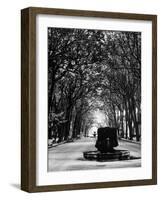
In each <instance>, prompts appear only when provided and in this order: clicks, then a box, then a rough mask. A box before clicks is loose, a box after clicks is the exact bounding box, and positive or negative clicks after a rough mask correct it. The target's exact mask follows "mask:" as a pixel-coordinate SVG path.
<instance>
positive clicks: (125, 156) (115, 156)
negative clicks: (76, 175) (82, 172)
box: [83, 150, 130, 161]
mask: <svg viewBox="0 0 161 200" xmlns="http://www.w3.org/2000/svg"><path fill="white" fill-rule="evenodd" d="M83 156H84V158H85V159H87V160H97V161H115V160H129V159H130V152H129V151H128V150H113V151H111V152H106V153H103V152H100V151H86V152H83Z"/></svg>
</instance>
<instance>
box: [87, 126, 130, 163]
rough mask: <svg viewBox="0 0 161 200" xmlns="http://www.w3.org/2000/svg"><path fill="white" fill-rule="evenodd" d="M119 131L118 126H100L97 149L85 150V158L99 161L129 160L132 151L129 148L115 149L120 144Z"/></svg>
mask: <svg viewBox="0 0 161 200" xmlns="http://www.w3.org/2000/svg"><path fill="white" fill-rule="evenodd" d="M117 132H118V129H117V128H112V127H104V128H99V129H98V131H97V140H96V144H95V147H96V148H97V151H86V152H83V156H84V158H85V159H88V160H97V161H113V160H129V159H130V152H129V151H128V150H126V149H122V150H121V149H114V147H117V146H119V144H118V136H117Z"/></svg>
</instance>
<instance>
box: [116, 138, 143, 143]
mask: <svg viewBox="0 0 161 200" xmlns="http://www.w3.org/2000/svg"><path fill="white" fill-rule="evenodd" d="M119 140H123V141H126V142H130V143H134V144H139V145H141V141H139V142H138V141H134V140H128V139H125V138H119Z"/></svg>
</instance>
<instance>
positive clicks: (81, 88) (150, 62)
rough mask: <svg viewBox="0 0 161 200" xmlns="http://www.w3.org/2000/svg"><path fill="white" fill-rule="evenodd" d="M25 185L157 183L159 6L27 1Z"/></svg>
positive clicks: (29, 189) (24, 40)
mask: <svg viewBox="0 0 161 200" xmlns="http://www.w3.org/2000/svg"><path fill="white" fill-rule="evenodd" d="M21 72H22V75H21V112H22V117H21V189H22V190H25V191H27V192H45V191H57V190H75V189H92V188H108V187H122V186H136V185H154V184H157V16H156V15H147V14H132V13H112V12H97V11H82V10H64V9H53V8H35V7H34V8H33V7H30V8H26V9H23V10H22V11H21Z"/></svg>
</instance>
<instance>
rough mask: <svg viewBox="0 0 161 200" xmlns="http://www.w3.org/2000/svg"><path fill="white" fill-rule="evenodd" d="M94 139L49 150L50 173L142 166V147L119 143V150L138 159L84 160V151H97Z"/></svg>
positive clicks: (83, 139)
mask: <svg viewBox="0 0 161 200" xmlns="http://www.w3.org/2000/svg"><path fill="white" fill-rule="evenodd" d="M94 145H95V139H94V138H82V139H79V140H77V141H75V142H70V143H65V144H61V145H58V146H57V147H52V148H50V149H49V150H48V160H49V161H48V171H66V170H88V169H107V168H125V167H140V166H141V159H140V157H141V145H140V144H135V143H130V142H126V141H119V147H117V149H128V150H129V151H130V155H131V156H134V157H136V158H137V159H132V160H126V161H125V160H124V161H106V162H98V161H89V160H85V159H84V158H83V152H84V151H92V150H96V149H95V147H94Z"/></svg>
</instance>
